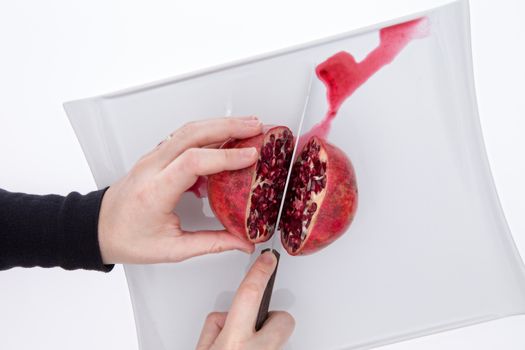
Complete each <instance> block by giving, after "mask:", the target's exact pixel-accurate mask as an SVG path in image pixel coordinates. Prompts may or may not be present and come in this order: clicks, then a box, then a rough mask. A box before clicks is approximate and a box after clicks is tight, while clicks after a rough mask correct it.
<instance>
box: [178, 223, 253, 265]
mask: <svg viewBox="0 0 525 350" xmlns="http://www.w3.org/2000/svg"><path fill="white" fill-rule="evenodd" d="M177 240H178V242H177V245H176V246H175V247H174V249H176V250H177V251H176V252H174V253H175V254H176V256H177V257H178V259H177V260H178V261H180V260H186V259H189V258H192V257H195V256H199V255H204V254H213V253H221V252H224V251H228V250H240V251H243V252H245V253H248V254H251V253H252V252H253V251H254V249H255V248H254V245H253V243H250V242H248V241H246V240H243V239H241V238H239V237H237V236H234V235H232V234H231V233H229V232H228V231H224V230H221V231H197V232H188V231H186V232H184V233H183V234H182V236H179V237H177Z"/></svg>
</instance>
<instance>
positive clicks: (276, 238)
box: [255, 69, 314, 331]
mask: <svg viewBox="0 0 525 350" xmlns="http://www.w3.org/2000/svg"><path fill="white" fill-rule="evenodd" d="M310 71H311V72H312V73H311V74H310V78H309V81H308V88H307V91H306V97H305V101H304V106H303V110H302V111H301V117H300V119H299V125H298V126H297V129H296V130H294V131H295V133H294V135H295V137H296V139H295V145H294V149H293V152H292V160H291V161H290V165H289V166H288V174H287V176H286V182H285V184H284V190H283V195H282V197H281V203H280V206H279V212H278V213H277V221H276V222H275V227H274V229H273V236H272V238H271V239H270V248H266V249H263V250H262V251H261V254H264V253H265V252H267V251H271V252H272V253H273V254H274V255H275V257H276V258H277V266H276V267H275V270H274V272H273V274H272V276H271V278H270V280H269V282H268V284H267V285H266V288H265V290H264V294H263V297H262V300H261V304H260V306H259V312H258V314H257V319H256V321H255V330H256V331H258V330H260V329H261V328H262V326H263V324H264V322H265V321H266V319H267V318H268V309H269V307H270V300H271V298H272V293H273V285H274V282H275V275H276V273H277V268H278V267H279V259H280V254H279V251H280V250H281V245H280V244H279V243H277V242H280V237H281V234H280V233H281V232H280V231H281V230H280V229H279V221H280V220H281V214H282V211H283V208H284V202H285V199H286V191H287V190H288V184H289V182H290V176H291V174H292V167H293V163H294V159H295V154H296V152H297V145H298V144H299V138H300V136H301V131H302V129H303V122H304V118H305V116H306V113H307V111H308V106H309V104H310V93H311V90H312V83H313V78H314V73H313V72H314V70H313V69H311V70H310Z"/></svg>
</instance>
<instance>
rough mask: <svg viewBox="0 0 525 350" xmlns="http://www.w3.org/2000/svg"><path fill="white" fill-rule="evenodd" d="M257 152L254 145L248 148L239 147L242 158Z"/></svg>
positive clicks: (251, 156)
mask: <svg viewBox="0 0 525 350" xmlns="http://www.w3.org/2000/svg"><path fill="white" fill-rule="evenodd" d="M256 154H257V150H256V149H255V147H249V148H242V149H241V157H244V158H250V159H251V158H253V157H255V155H256Z"/></svg>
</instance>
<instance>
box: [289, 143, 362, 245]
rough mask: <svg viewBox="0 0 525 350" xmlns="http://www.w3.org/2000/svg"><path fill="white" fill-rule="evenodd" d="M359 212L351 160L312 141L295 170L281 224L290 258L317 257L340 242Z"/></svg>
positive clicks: (326, 145)
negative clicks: (330, 245)
mask: <svg viewBox="0 0 525 350" xmlns="http://www.w3.org/2000/svg"><path fill="white" fill-rule="evenodd" d="M356 209H357V186H356V181H355V173H354V169H353V167H352V164H351V163H350V160H349V159H348V158H347V157H346V155H345V154H344V153H343V151H341V150H340V149H339V148H337V147H335V146H333V145H331V144H329V143H327V142H326V141H324V140H323V139H321V138H318V137H316V136H313V137H310V138H309V140H308V141H307V143H306V144H305V146H304V147H303V148H302V150H301V152H300V153H299V155H298V157H297V160H296V161H295V163H294V165H293V167H292V174H291V176H290V183H289V184H288V190H287V193H286V197H285V203H284V207H283V213H282V216H281V220H280V223H279V225H280V229H281V242H282V244H283V246H284V248H285V249H286V251H287V252H288V253H289V254H291V255H306V254H311V253H314V252H316V251H318V250H320V249H322V248H324V247H326V246H327V245H329V244H330V243H332V242H333V241H335V240H336V239H337V238H339V237H340V236H341V235H342V234H343V233H344V232H345V231H346V229H347V228H348V226H349V225H350V223H351V222H352V220H353V218H354V215H355V211H356Z"/></svg>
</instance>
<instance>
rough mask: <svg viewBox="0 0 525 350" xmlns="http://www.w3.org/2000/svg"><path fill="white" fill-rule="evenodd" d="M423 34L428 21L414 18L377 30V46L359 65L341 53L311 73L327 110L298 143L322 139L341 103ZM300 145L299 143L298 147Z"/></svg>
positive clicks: (350, 56) (351, 57) (349, 55)
mask: <svg viewBox="0 0 525 350" xmlns="http://www.w3.org/2000/svg"><path fill="white" fill-rule="evenodd" d="M426 35H428V19H427V18H426V17H424V18H418V19H415V20H412V21H408V22H404V23H400V24H396V25H393V26H390V27H385V28H383V29H381V30H380V31H379V39H380V41H379V46H378V47H376V48H375V49H374V50H372V51H371V52H370V53H369V54H368V55H367V56H366V57H365V59H364V60H362V61H361V62H356V60H355V58H354V57H353V56H352V55H351V54H349V53H348V52H346V51H341V52H339V53H336V54H335V55H333V56H331V57H330V58H328V59H327V60H326V61H324V62H323V63H321V64H319V65H318V66H317V67H316V69H315V73H316V74H317V77H318V78H319V79H320V80H321V81H322V82H323V83H324V85H325V86H326V97H327V100H328V111H327V112H326V115H325V116H324V118H323V120H322V121H321V122H320V123H318V124H316V125H314V127H313V128H312V129H311V130H310V131H308V132H307V133H306V134H304V135H303V136H301V141H303V140H308V139H310V137H312V136H318V137H320V138H323V139H326V138H327V137H328V133H329V132H330V126H331V123H332V120H333V119H334V118H335V116H336V115H337V112H338V111H339V108H340V107H341V105H342V104H343V102H344V101H345V100H346V99H347V98H348V97H350V96H351V95H352V94H353V93H354V92H355V91H356V90H357V89H358V88H359V87H360V86H361V85H363V84H364V83H365V82H366V81H367V80H368V79H369V78H370V77H371V76H372V75H374V74H375V73H376V72H377V71H378V70H379V69H381V68H382V67H383V66H385V65H387V64H389V63H390V62H392V61H393V60H394V58H395V57H396V56H397V54H398V53H399V52H401V50H403V48H404V47H405V46H406V45H407V44H408V43H409V42H410V41H411V40H412V39H417V38H422V37H425V36H426ZM304 142H305V141H303V142H300V145H299V146H302V145H303V144H304Z"/></svg>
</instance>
